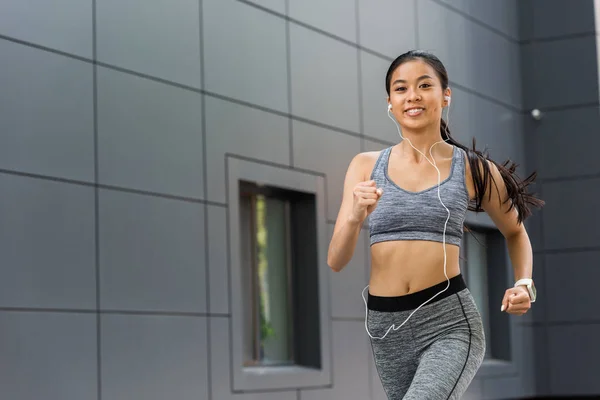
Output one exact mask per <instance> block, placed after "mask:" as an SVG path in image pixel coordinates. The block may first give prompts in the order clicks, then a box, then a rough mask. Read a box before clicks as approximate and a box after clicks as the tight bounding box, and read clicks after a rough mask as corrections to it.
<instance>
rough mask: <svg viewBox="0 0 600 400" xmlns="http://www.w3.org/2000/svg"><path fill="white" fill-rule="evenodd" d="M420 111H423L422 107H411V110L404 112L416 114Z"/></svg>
mask: <svg viewBox="0 0 600 400" xmlns="http://www.w3.org/2000/svg"><path fill="white" fill-rule="evenodd" d="M421 111H423V109H422V108H413V109H412V110H408V111H407V112H406V113H407V114H408V115H417V114H418V113H420V112H421Z"/></svg>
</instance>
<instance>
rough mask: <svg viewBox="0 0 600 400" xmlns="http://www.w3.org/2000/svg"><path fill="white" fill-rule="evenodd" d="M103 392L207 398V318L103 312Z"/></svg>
mask: <svg viewBox="0 0 600 400" xmlns="http://www.w3.org/2000/svg"><path fill="white" fill-rule="evenodd" d="M101 326H102V396H103V398H107V399H114V400H130V399H148V400H159V399H167V398H168V399H173V400H189V399H197V400H207V399H208V398H209V397H208V364H207V363H206V359H207V356H208V355H207V351H208V347H207V345H208V343H207V330H206V318H198V317H178V316H154V315H153V316H149V315H143V316H142V315H103V316H102V325H101Z"/></svg>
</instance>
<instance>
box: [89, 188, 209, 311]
mask: <svg viewBox="0 0 600 400" xmlns="http://www.w3.org/2000/svg"><path fill="white" fill-rule="evenodd" d="M99 217H100V220H101V223H100V229H99V235H100V237H99V243H100V244H99V245H100V250H99V251H100V290H101V305H102V308H103V309H108V310H130V311H161V312H165V311H171V312H206V292H205V290H206V281H205V277H206V271H205V268H206V265H205V263H204V250H205V249H204V206H203V205H202V204H197V203H191V202H182V201H180V200H173V199H165V198H159V197H151V196H144V195H140V194H134V193H123V192H116V191H111V190H101V191H100V194H99Z"/></svg>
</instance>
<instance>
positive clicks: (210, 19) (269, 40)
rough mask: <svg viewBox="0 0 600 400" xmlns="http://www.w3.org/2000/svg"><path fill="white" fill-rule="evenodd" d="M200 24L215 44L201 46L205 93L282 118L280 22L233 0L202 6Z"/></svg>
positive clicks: (284, 96) (214, 0)
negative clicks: (202, 49) (254, 106)
mask: <svg viewBox="0 0 600 400" xmlns="http://www.w3.org/2000/svg"><path fill="white" fill-rule="evenodd" d="M202 20H203V35H204V36H205V37H208V38H216V37H218V38H219V40H206V41H204V76H205V78H206V83H205V89H206V90H208V91H210V92H213V93H218V94H221V95H224V96H227V97H231V98H234V99H238V100H242V101H245V102H248V103H252V104H256V105H259V106H263V107H267V108H270V109H273V110H278V111H282V112H288V111H289V105H288V86H287V59H286V33H285V20H283V19H282V18H280V17H277V16H274V15H272V14H269V13H265V12H264V11H262V10H259V9H257V8H255V7H252V6H249V5H247V4H244V3H241V2H239V1H236V0H205V1H204V2H203V12H202ZM224 20H227V21H228V23H227V24H224V23H223V21H224Z"/></svg>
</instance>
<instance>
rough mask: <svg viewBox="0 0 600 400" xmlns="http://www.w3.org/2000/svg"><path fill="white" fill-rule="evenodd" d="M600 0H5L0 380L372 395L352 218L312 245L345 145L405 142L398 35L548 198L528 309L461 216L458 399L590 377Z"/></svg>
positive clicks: (596, 366) (534, 391)
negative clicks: (462, 387) (465, 334)
mask: <svg viewBox="0 0 600 400" xmlns="http://www.w3.org/2000/svg"><path fill="white" fill-rule="evenodd" d="M598 3H600V2H599V1H593V0H575V1H566V0H506V1H497V0H462V1H459V0H354V1H350V0H344V1H342V0H327V1H323V0H320V1H317V0H199V1H198V0H176V1H170V2H160V1H150V2H148V1H143V0H119V1H117V0H88V1H81V0H51V1H40V0H32V1H29V2H23V1H19V0H5V1H3V2H2V4H1V5H0V58H1V59H2V67H1V68H0V87H1V88H2V89H3V96H1V97H0V192H1V194H2V201H1V202H0V204H1V206H0V238H1V240H0V358H1V359H2V360H3V362H2V363H1V365H2V366H0V397H1V398H2V399H7V400H33V399H39V398H47V399H61V400H82V399H94V400H100V399H103V400H108V399H111V400H113V399H115V400H116V399H127V400H131V399H145V400H146V399H147V400H154V399H156V400H158V399H170V400H171V399H172V400H178V399H181V400H183V399H200V400H229V399H231V400H233V399H236V400H328V399H329V400H334V399H370V400H383V399H385V398H386V396H385V393H384V392H383V389H382V387H381V384H380V382H379V380H378V375H377V371H376V369H375V367H374V363H373V359H372V353H371V347H370V344H369V341H368V336H367V334H366V332H365V329H364V316H365V309H364V303H363V300H362V298H361V291H362V290H363V288H364V287H365V285H366V284H367V281H368V274H369V244H368V231H367V230H366V229H364V230H363V231H362V233H361V234H360V237H359V242H358V245H357V248H356V251H355V254H354V256H353V259H352V261H351V262H350V264H349V265H348V266H347V267H346V268H345V269H344V270H343V271H342V272H340V273H333V272H331V271H330V270H329V268H328V267H327V264H326V253H327V246H328V243H329V239H330V237H331V234H332V231H333V226H334V224H335V220H336V217H337V212H338V208H339V204H340V202H341V195H342V187H343V180H344V174H345V171H346V168H347V166H348V164H349V162H350V160H351V159H352V157H353V156H354V155H356V154H357V153H359V152H363V151H371V150H381V149H384V148H386V147H389V146H391V145H393V144H395V143H397V142H398V140H399V136H398V133H397V131H396V127H395V125H394V124H393V123H392V121H390V120H389V119H388V117H387V116H386V92H385V86H384V78H385V73H386V71H387V68H388V66H389V64H390V63H391V61H392V60H393V59H394V58H395V57H396V56H398V55H399V54H401V53H403V52H405V51H407V50H409V49H414V48H417V49H423V50H428V51H431V52H433V53H434V54H436V55H437V56H438V57H439V58H440V59H441V60H442V61H443V62H444V63H445V65H446V67H447V69H448V72H449V75H450V84H451V88H452V91H453V92H452V93H453V96H452V106H451V107H450V111H449V115H446V114H445V113H444V115H445V117H447V119H448V121H449V126H450V129H451V131H452V133H453V136H454V137H455V138H457V139H458V140H459V141H461V142H463V143H465V144H469V143H470V142H471V139H472V138H473V137H474V138H476V139H477V143H478V147H480V148H484V147H487V148H488V149H489V151H490V155H491V156H492V158H494V159H495V160H497V161H504V160H505V159H509V158H510V159H511V160H514V161H516V162H517V163H518V164H520V171H521V175H522V176H525V175H526V174H529V173H530V172H531V171H534V170H536V171H538V173H539V179H538V181H537V184H536V187H535V190H536V191H537V192H538V193H539V194H540V195H541V197H542V198H543V199H544V200H546V202H547V205H546V206H545V208H544V209H543V210H542V211H537V212H535V214H534V216H533V217H532V218H531V219H530V220H528V225H527V226H528V230H529V233H530V236H531V238H532V243H533V248H534V257H535V262H534V279H535V281H536V284H537V287H538V291H539V301H538V302H536V303H535V304H534V306H533V308H532V310H531V311H530V312H529V313H528V314H527V315H526V316H523V317H511V316H508V315H506V314H505V313H500V305H501V303H500V302H501V299H502V294H503V293H504V290H505V289H506V288H507V287H508V286H510V285H511V282H512V270H511V266H510V260H509V258H508V255H507V250H506V246H505V244H504V241H503V238H502V237H501V235H500V234H499V233H498V231H497V230H496V229H495V228H494V226H493V224H492V223H491V221H490V220H489V219H488V218H486V216H485V215H469V216H468V218H467V224H468V226H469V228H471V229H472V231H473V233H472V234H469V235H465V246H464V251H463V256H464V257H463V259H464V265H463V268H464V273H465V276H466V278H467V281H468V284H469V287H470V288H471V290H472V291H473V293H474V296H475V297H476V299H477V301H478V306H479V307H480V310H481V312H482V315H483V316H484V321H485V323H486V334H487V335H488V339H489V340H488V342H489V343H488V349H487V350H488V351H487V358H486V360H485V361H484V364H483V366H482V368H481V369H480V371H479V373H478V375H477V377H476V378H475V380H474V381H473V383H472V384H471V386H470V388H469V391H468V393H467V394H466V396H465V398H469V399H508V398H511V399H519V398H534V397H542V396H550V395H552V396H565V397H566V398H573V397H574V396H578V395H600V383H599V381H598V379H597V377H598V373H599V372H600V361H598V360H600V347H599V346H597V344H596V341H597V338H598V337H600V311H598V310H599V309H600V307H598V305H600V292H599V291H598V290H596V286H597V284H596V282H598V280H599V279H600V270H599V269H598V268H597V267H596V266H597V265H598V261H599V259H600V245H599V244H598V239H597V238H598V237H599V236H600V235H599V236H597V235H598V234H599V233H600V231H599V229H600V228H598V227H599V226H600V224H599V222H600V213H599V212H598V210H597V207H596V196H595V194H599V195H600V193H597V192H599V190H600V189H598V188H600V184H599V183H600V161H598V160H599V158H598V157H597V156H596V151H595V150H596V147H595V144H597V143H596V142H598V141H600V139H598V137H599V136H598V132H599V131H600V106H599V104H600V91H599V89H598V79H599V76H600V69H599V64H600V61H599V54H600V52H599V50H598V49H600V47H599V43H600V27H599V25H600V18H599V13H600V4H598ZM533 109H539V110H540V112H541V114H540V115H541V118H540V119H535V118H532V116H531V110H533ZM598 144H600V142H599V143H598Z"/></svg>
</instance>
